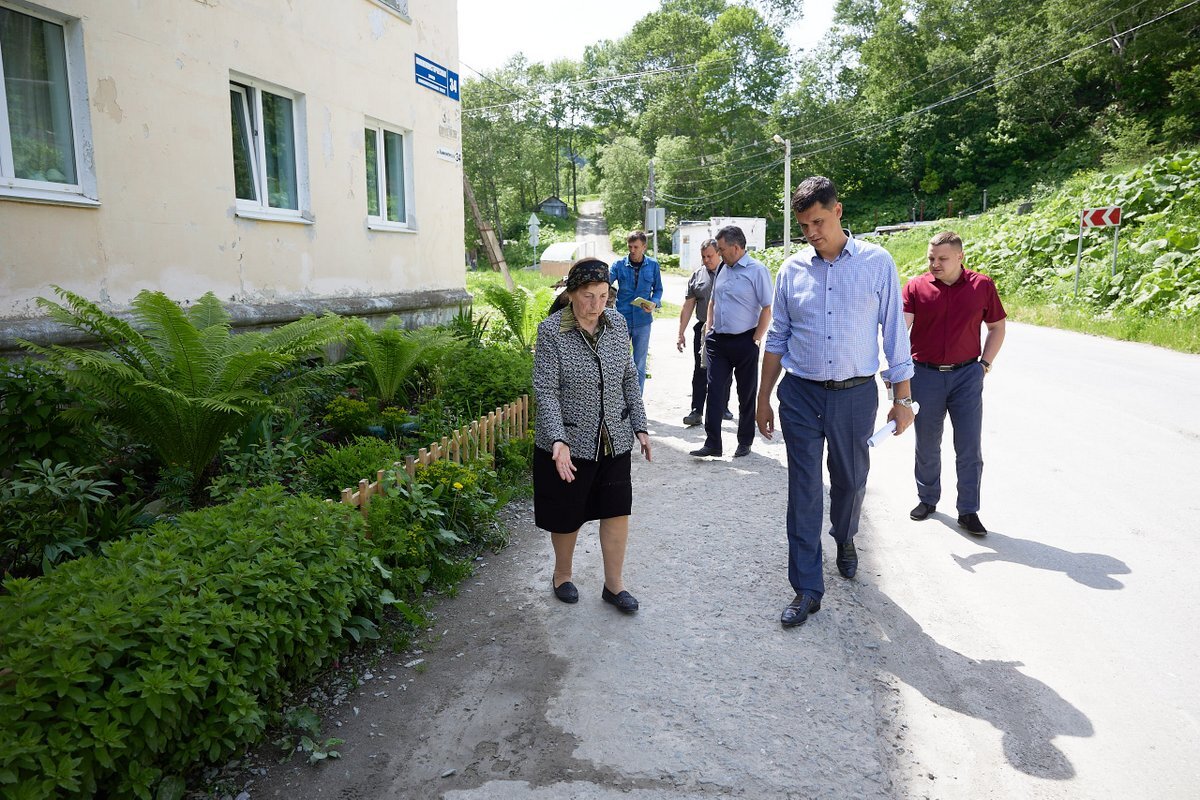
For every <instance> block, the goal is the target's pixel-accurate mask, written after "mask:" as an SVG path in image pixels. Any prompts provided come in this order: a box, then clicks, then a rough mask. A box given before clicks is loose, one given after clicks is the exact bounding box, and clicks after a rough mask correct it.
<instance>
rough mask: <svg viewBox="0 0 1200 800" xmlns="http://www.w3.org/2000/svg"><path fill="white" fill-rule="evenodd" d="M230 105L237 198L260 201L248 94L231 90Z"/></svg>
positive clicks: (234, 179)
mask: <svg viewBox="0 0 1200 800" xmlns="http://www.w3.org/2000/svg"><path fill="white" fill-rule="evenodd" d="M229 104H230V110H231V114H232V117H233V181H234V185H235V187H236V190H237V196H238V197H240V198H241V199H243V200H255V201H257V200H258V190H257V189H256V188H255V186H254V169H253V164H254V161H253V158H252V157H251V155H250V147H251V136H250V108H249V104H248V103H247V101H246V93H245V92H243V91H239V90H238V89H230V90H229Z"/></svg>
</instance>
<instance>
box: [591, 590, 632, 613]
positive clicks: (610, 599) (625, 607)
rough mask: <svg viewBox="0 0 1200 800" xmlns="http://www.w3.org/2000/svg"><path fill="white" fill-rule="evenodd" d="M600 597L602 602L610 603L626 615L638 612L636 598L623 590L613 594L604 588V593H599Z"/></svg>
mask: <svg viewBox="0 0 1200 800" xmlns="http://www.w3.org/2000/svg"><path fill="white" fill-rule="evenodd" d="M600 596H601V597H602V598H604V602H606V603H612V604H613V605H614V606H616V607H617V608H619V609H621V610H622V611H624V612H625V613H626V614H632V613H633V612H635V611H637V610H638V601H637V598H636V597H634V596H633V595H631V594H630V593H629V592H627V591H625V590H623V589H622V590H621V591H620V592H618V593H617V594H613V593H612V592H610V591H609V590H608V587H607V586H605V587H604V591H602V592H601V593H600Z"/></svg>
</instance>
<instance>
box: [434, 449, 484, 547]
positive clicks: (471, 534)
mask: <svg viewBox="0 0 1200 800" xmlns="http://www.w3.org/2000/svg"><path fill="white" fill-rule="evenodd" d="M414 480H415V482H416V483H419V484H423V485H425V486H428V487H430V489H431V490H432V491H431V495H430V496H431V497H433V499H434V500H436V501H437V502H438V505H439V506H440V507H441V509H442V511H443V513H444V514H445V523H444V524H445V526H446V527H447V528H449V529H450V530H452V531H454V532H455V533H458V534H461V535H462V537H463V539H464V541H466V542H468V543H470V544H483V543H485V542H486V540H487V529H488V528H490V527H491V523H493V522H494V521H495V519H496V498H495V496H494V495H493V494H492V491H491V489H492V487H493V486H494V485H495V482H496V474H495V473H494V472H492V471H491V469H490V467H489V465H488V464H487V463H486V462H483V461H476V462H474V463H472V464H470V465H466V464H456V463H454V462H453V461H435V462H433V463H432V464H429V465H424V466H419V467H417V471H416V476H415V477H414Z"/></svg>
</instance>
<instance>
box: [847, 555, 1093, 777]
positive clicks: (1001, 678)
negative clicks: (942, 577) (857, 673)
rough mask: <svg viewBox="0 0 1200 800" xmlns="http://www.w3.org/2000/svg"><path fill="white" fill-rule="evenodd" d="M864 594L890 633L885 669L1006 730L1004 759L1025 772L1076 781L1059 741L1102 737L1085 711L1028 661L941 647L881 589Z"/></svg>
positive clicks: (882, 649) (884, 646) (927, 694)
mask: <svg viewBox="0 0 1200 800" xmlns="http://www.w3.org/2000/svg"><path fill="white" fill-rule="evenodd" d="M989 535H990V534H989ZM859 596H860V598H861V599H862V600H863V601H864V602H865V603H866V604H867V606H868V607H869V608H870V609H871V610H872V611H873V612H874V615H875V618H876V621H877V622H878V623H879V625H880V626H881V627H882V628H883V632H884V634H885V635H886V638H885V641H884V642H883V643H882V645H881V646H880V649H879V654H880V660H881V662H882V664H881V665H882V666H883V668H884V669H886V670H887V671H889V672H891V673H892V674H893V675H895V676H896V678H897V679H899V680H900V681H903V682H904V683H906V684H908V685H909V686H911V687H913V688H914V689H916V690H917V691H919V692H920V693H921V694H922V695H924V696H925V697H926V698H928V699H929V700H930V701H932V702H934V703H937V704H938V705H940V706H942V707H944V708H948V709H950V710H952V711H956V712H958V713H960V714H965V715H967V716H971V717H975V718H976V719H980V720H983V721H985V722H988V723H990V724H991V725H992V726H993V727H995V728H996V729H997V730H999V731H1001V732H1002V733H1003V735H1004V736H1003V747H1004V755H1005V757H1006V758H1007V759H1008V763H1009V764H1011V765H1012V766H1013V767H1014V768H1016V769H1018V770H1020V771H1021V772H1024V773H1025V774H1027V775H1032V776H1035V777H1038V778H1045V779H1047V780H1060V781H1061V780H1068V779H1070V778H1073V777H1074V776H1075V767H1074V766H1073V765H1072V764H1071V761H1070V760H1069V759H1068V758H1067V756H1066V754H1064V753H1063V752H1062V751H1061V750H1059V749H1058V748H1057V747H1055V746H1054V742H1053V740H1054V738H1055V737H1057V736H1080V737H1090V736H1092V735H1094V733H1095V731H1094V730H1093V728H1092V723H1091V720H1089V719H1088V717H1087V716H1086V715H1085V714H1084V713H1083V712H1081V711H1080V710H1079V709H1077V708H1075V706H1073V705H1071V704H1070V703H1068V702H1067V701H1066V700H1064V699H1063V698H1062V696H1061V695H1059V694H1058V692H1056V691H1054V690H1053V689H1052V688H1050V687H1049V686H1047V685H1046V684H1044V683H1042V682H1041V681H1039V680H1037V679H1036V678H1032V677H1030V676H1028V675H1026V674H1024V673H1022V672H1020V671H1019V670H1018V667H1021V666H1023V664H1022V663H1021V662H1018V661H976V660H974V659H972V658H969V657H968V656H965V655H963V654H962V653H959V652H957V651H955V650H952V649H950V648H949V647H945V646H943V645H941V644H939V643H938V642H936V641H935V640H934V639H933V637H931V636H930V635H929V634H927V633H925V631H924V629H923V628H922V627H921V626H920V625H919V624H918V623H917V621H916V620H914V619H913V618H912V617H911V616H909V615H908V614H907V613H906V612H905V611H904V610H903V609H902V608H900V607H899V606H898V605H896V603H894V602H893V601H892V599H891V598H889V597H888V596H887V595H885V594H884V593H883V592H881V591H879V589H878V588H876V587H875V586H871V585H869V584H862V585H861V588H860V590H859Z"/></svg>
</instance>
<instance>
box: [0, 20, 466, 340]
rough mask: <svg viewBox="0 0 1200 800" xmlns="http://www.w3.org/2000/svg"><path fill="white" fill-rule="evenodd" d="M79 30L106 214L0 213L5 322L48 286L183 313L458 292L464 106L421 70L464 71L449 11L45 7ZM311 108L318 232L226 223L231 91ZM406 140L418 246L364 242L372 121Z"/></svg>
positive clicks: (412, 241) (43, 209)
mask: <svg viewBox="0 0 1200 800" xmlns="http://www.w3.org/2000/svg"><path fill="white" fill-rule="evenodd" d="M37 5H39V6H41V7H42V8H46V9H51V10H54V11H58V12H61V13H63V14H66V15H69V16H72V17H76V18H79V19H81V20H82V29H83V41H84V45H83V47H84V56H85V60H86V73H87V89H88V93H89V109H90V120H91V127H92V134H93V136H92V151H93V158H94V163H95V170H96V181H97V194H98V199H99V201H100V205H99V207H94V208H87V207H75V206H70V205H54V204H44V203H29V202H20V201H15V200H11V199H4V198H0V319H4V318H8V319H12V318H22V317H36V316H40V314H39V312H38V310H37V309H36V306H35V304H34V299H35V298H37V297H38V296H49V295H50V294H51V290H50V285H51V284H59V285H61V286H63V287H65V288H68V289H70V290H72V291H75V292H78V293H80V294H82V295H84V296H86V297H88V298H91V299H95V300H99V301H101V302H102V303H104V304H105V305H107V306H109V307H111V308H113V309H114V310H119V309H122V308H124V307H126V306H127V305H128V303H129V301H130V300H131V299H132V298H133V296H134V295H135V294H136V293H137V292H138V291H139V290H141V289H158V290H162V291H164V292H166V293H167V294H168V295H169V296H170V297H171V298H172V299H175V300H178V301H189V300H195V299H196V298H198V297H199V296H200V295H202V294H204V293H205V292H207V291H210V290H211V291H212V292H214V293H215V294H216V295H217V297H219V298H220V299H222V300H224V301H237V302H240V303H245V304H250V305H254V304H264V303H272V302H281V301H289V300H299V299H313V298H346V297H375V296H392V295H397V294H404V293H411V292H420V291H425V292H429V291H434V292H436V291H438V290H455V289H457V290H460V291H461V289H462V287H463V285H464V281H465V272H464V266H463V263H464V258H463V244H462V243H463V202H462V166H461V161H459V162H457V163H456V162H453V161H447V160H445V158H441V157H438V155H437V150H438V148H442V149H443V150H444V151H449V152H450V153H455V154H457V153H461V143H460V141H459V139H458V135H459V131H460V130H461V124H460V119H461V116H460V107H459V104H458V102H456V101H452V100H450V99H448V98H446V97H443V96H441V95H439V94H437V93H436V92H434V91H431V90H429V89H427V88H424V87H421V86H419V85H417V83H416V82H415V78H414V54H416V53H419V54H420V55H422V56H424V57H426V58H428V59H430V60H432V61H435V62H437V63H439V64H442V65H444V66H448V67H450V69H454V70H456V69H457V64H458V23H457V3H456V2H454V0H412V1H411V3H410V5H409V15H410V20H405V19H403V18H402V17H401V16H400V15H398V14H396V13H394V12H392V11H390V10H388V9H387V8H385V7H384V6H383V5H382V4H381V3H380V2H376V1H375V0H292V1H291V2H287V3H283V2H278V0H169V1H168V0H162V1H160V0H153V1H152V2H146V1H145V0H141V1H139V0H104V2H95V1H94V0H39V2H38V4H37ZM231 73H233V74H234V75H235V76H236V75H238V74H242V75H247V76H250V77H253V78H257V79H260V80H263V81H269V82H271V83H274V84H278V85H279V86H282V87H285V88H287V89H291V90H293V91H295V92H298V93H301V94H303V95H304V96H305V106H306V113H305V124H306V128H307V136H306V137H305V143H306V148H307V169H308V177H309V186H310V202H309V205H310V208H311V211H312V224H298V223H295V222H276V221H262V220H255V219H245V218H240V217H238V216H237V215H236V202H235V197H234V177H233V155H232V145H231V141H232V130H231V124H232V123H231V119H230V101H229V83H230V79H231ZM366 118H373V119H377V120H380V121H383V122H385V123H388V124H390V125H393V126H397V127H400V128H405V129H408V130H410V131H411V132H412V133H411V137H412V151H413V160H412V170H413V188H414V193H413V198H412V202H413V209H414V214H415V219H416V228H417V231H416V232H415V233H408V232H392V231H371V230H368V229H367V200H366V167H365V160H364V155H365V154H364V141H363V139H364V136H363V130H364V123H365V119H366Z"/></svg>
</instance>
